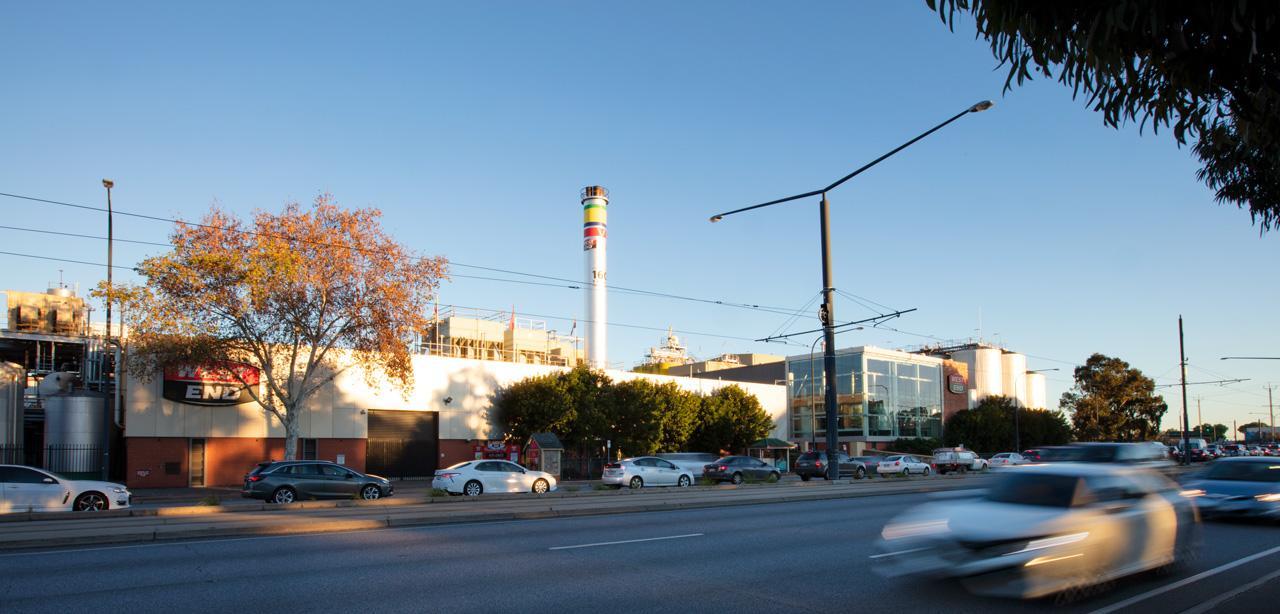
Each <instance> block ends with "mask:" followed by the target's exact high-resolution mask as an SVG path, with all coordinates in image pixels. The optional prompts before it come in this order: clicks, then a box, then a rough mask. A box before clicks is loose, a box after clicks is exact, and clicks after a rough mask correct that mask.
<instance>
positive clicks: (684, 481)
mask: <svg viewBox="0 0 1280 614" xmlns="http://www.w3.org/2000/svg"><path fill="white" fill-rule="evenodd" d="M692 483H693V480H690V479H689V476H687V475H682V476H680V479H679V480H677V481H676V486H679V487H680V488H688V487H689V485H690V484H692Z"/></svg>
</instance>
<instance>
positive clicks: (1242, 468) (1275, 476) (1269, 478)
mask: <svg viewBox="0 0 1280 614" xmlns="http://www.w3.org/2000/svg"><path fill="white" fill-rule="evenodd" d="M1184 488H1186V490H1185V491H1184V494H1185V495H1186V496H1189V497H1194V498H1195V500H1196V504H1197V506H1198V507H1199V508H1200V513H1202V514H1204V515H1205V517H1214V516H1255V517H1261V518H1280V469H1277V468H1276V461H1273V460H1271V459H1269V458H1250V457H1247V456H1246V457H1239V458H1224V459H1222V460H1219V461H1217V462H1215V463H1213V464H1211V465H1209V466H1208V467H1207V468H1206V469H1205V470H1204V471H1203V472H1202V473H1200V474H1199V475H1196V476H1194V477H1192V478H1191V479H1190V480H1188V481H1187V482H1186V484H1184Z"/></svg>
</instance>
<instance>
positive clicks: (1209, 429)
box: [1192, 422, 1231, 441]
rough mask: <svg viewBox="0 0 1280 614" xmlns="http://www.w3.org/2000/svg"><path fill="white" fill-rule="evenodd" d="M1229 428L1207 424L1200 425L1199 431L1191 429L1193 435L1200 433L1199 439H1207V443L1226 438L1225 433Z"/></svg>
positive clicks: (1222, 425)
mask: <svg viewBox="0 0 1280 614" xmlns="http://www.w3.org/2000/svg"><path fill="white" fill-rule="evenodd" d="M1229 430H1231V427H1229V426H1227V425H1225V424H1209V423H1208V422H1206V423H1204V424H1201V425H1200V429H1199V430H1195V429H1193V430H1192V432H1193V433H1200V435H1198V436H1199V437H1203V438H1205V439H1208V440H1209V441H1217V440H1219V439H1222V438H1224V437H1226V436H1227V431H1229Z"/></svg>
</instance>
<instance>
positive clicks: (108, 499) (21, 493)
mask: <svg viewBox="0 0 1280 614" xmlns="http://www.w3.org/2000/svg"><path fill="white" fill-rule="evenodd" d="M129 497H130V495H129V489H128V488H125V486H124V484H114V483H112V482H97V481H93V480H71V479H67V478H65V477H63V476H60V475H58V474H56V473H53V472H52V471H45V470H44V469H36V468H35V467H26V466H23V465H0V513H16V512H63V511H77V512H97V511H101V510H108V509H122V508H126V507H129Z"/></svg>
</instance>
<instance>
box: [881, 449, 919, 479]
mask: <svg viewBox="0 0 1280 614" xmlns="http://www.w3.org/2000/svg"><path fill="white" fill-rule="evenodd" d="M876 473H879V474H880V475H901V476H907V475H911V474H913V473H918V474H920V475H929V474H930V473H933V468H932V467H930V466H929V464H928V463H924V462H921V461H920V459H918V458H916V457H914V456H910V455H906V454H903V455H898V456H886V457H885V458H884V460H882V461H880V464H879V465H877V466H876Z"/></svg>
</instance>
